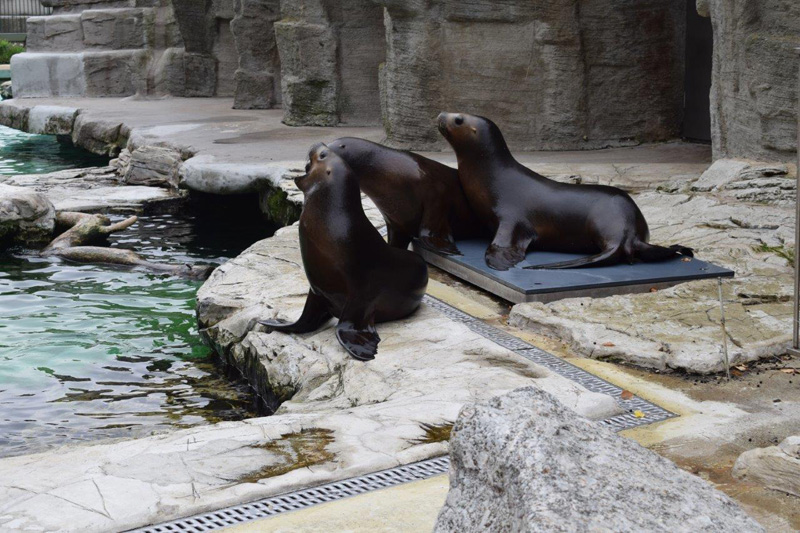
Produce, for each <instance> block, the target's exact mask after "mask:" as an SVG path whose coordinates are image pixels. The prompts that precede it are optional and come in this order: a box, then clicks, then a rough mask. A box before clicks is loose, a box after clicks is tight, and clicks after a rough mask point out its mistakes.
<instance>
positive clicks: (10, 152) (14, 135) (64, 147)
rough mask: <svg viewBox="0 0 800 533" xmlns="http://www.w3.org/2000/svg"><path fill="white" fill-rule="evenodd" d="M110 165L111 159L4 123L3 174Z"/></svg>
mask: <svg viewBox="0 0 800 533" xmlns="http://www.w3.org/2000/svg"><path fill="white" fill-rule="evenodd" d="M0 100H2V99H0ZM106 164H108V158H106V157H102V156H96V155H93V154H91V153H89V152H86V151H85V150H81V149H79V148H75V147H74V146H72V145H69V144H62V143H59V142H58V141H56V140H55V139H54V138H53V137H51V136H49V135H29V134H27V133H22V132H20V131H17V130H12V129H11V128H6V127H5V126H0V176H10V175H16V174H43V173H46V172H55V171H56V170H64V169H67V168H85V167H97V166H105V165H106Z"/></svg>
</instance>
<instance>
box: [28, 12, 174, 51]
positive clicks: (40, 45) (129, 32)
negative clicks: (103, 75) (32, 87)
mask: <svg viewBox="0 0 800 533" xmlns="http://www.w3.org/2000/svg"><path fill="white" fill-rule="evenodd" d="M155 21H156V16H155V10H154V9H153V8H115V9H89V10H86V11H83V12H81V13H73V14H68V15H51V16H44V17H31V18H29V19H28V50H30V51H32V52H77V51H81V50H92V49H99V50H128V49H142V48H150V47H152V46H153V45H154V42H153V38H154V35H155V34H156V32H155V31H154V26H155ZM170 36H171V37H170ZM179 38H180V37H179V36H178V35H176V34H175V32H167V41H175V40H176V39H179ZM173 44H175V43H174V42H168V43H167V45H168V46H169V45H173Z"/></svg>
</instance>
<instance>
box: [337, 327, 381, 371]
mask: <svg viewBox="0 0 800 533" xmlns="http://www.w3.org/2000/svg"><path fill="white" fill-rule="evenodd" d="M336 338H337V339H339V344H341V345H342V347H344V349H345V350H347V352H348V353H349V354H350V355H352V356H353V357H354V358H355V359H358V360H359V361H371V360H373V359H375V354H377V353H378V343H379V342H380V341H381V338H380V336H378V332H377V331H376V330H375V325H374V324H372V322H370V323H369V324H367V325H366V326H363V327H356V325H355V323H354V322H352V321H350V320H340V321H339V325H338V326H336Z"/></svg>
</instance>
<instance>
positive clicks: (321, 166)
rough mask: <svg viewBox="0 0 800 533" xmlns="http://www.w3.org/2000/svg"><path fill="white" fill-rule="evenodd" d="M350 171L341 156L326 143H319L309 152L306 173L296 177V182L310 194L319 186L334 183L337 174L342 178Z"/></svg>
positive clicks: (298, 186)
mask: <svg viewBox="0 0 800 533" xmlns="http://www.w3.org/2000/svg"><path fill="white" fill-rule="evenodd" d="M349 173H350V169H349V168H348V167H347V163H345V162H344V161H343V160H342V158H341V157H339V156H338V155H336V153H334V152H333V151H332V150H331V149H330V148H328V146H327V145H326V144H324V143H317V144H315V145H314V146H312V147H311V150H309V152H308V163H306V173H305V174H304V175H302V176H300V177H298V178H295V180H294V182H295V184H296V185H297V188H298V189H300V190H301V191H303V193H304V194H308V193H309V192H311V191H312V190H314V189H316V188H317V187H318V186H321V185H327V184H330V183H332V182H333V180H334V179H335V178H336V177H337V176H338V177H340V178H341V177H342V176H346V175H349Z"/></svg>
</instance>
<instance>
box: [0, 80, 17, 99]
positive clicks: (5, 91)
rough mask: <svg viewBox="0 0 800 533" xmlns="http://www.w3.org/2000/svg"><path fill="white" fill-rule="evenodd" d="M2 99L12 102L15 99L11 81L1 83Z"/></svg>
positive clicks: (0, 92)
mask: <svg viewBox="0 0 800 533" xmlns="http://www.w3.org/2000/svg"><path fill="white" fill-rule="evenodd" d="M0 98H2V99H3V100H10V99H11V98H14V89H13V88H12V86H11V82H10V81H6V82H3V83H0Z"/></svg>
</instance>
